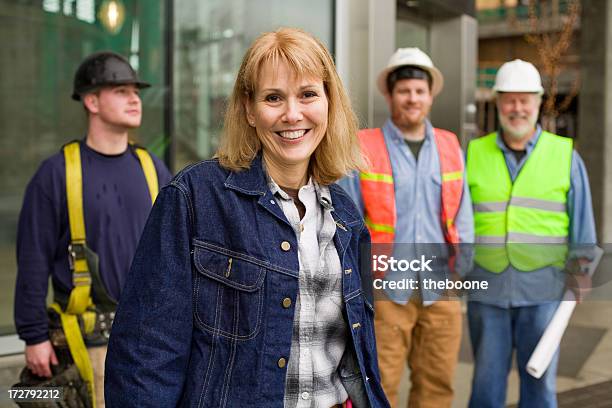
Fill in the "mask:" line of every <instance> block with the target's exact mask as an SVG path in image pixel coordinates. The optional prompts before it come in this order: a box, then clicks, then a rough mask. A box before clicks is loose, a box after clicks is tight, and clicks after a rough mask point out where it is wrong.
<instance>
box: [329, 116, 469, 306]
mask: <svg viewBox="0 0 612 408" xmlns="http://www.w3.org/2000/svg"><path fill="white" fill-rule="evenodd" d="M382 130H383V134H384V138H385V144H386V145H387V152H388V154H389V160H390V162H391V170H392V172H393V183H394V190H395V206H396V213H397V222H396V226H395V242H394V254H393V256H394V257H395V258H396V259H406V258H407V257H409V256H411V255H409V254H414V255H417V256H419V254H420V253H431V252H432V251H435V247H436V245H431V244H442V243H445V242H446V241H445V238H444V230H443V229H442V223H441V218H440V214H441V209H440V207H441V194H442V175H441V170H440V159H439V155H438V150H437V147H436V143H435V139H434V131H433V126H432V125H431V122H430V121H429V120H426V121H425V140H424V141H423V146H422V147H421V150H420V152H419V158H418V160H417V159H416V158H415V157H414V155H413V154H412V151H411V150H410V148H409V147H408V146H407V144H406V142H405V139H404V137H403V135H402V132H401V131H400V130H399V129H398V128H397V126H395V124H394V123H393V121H392V120H391V119H388V120H387V122H386V123H385V125H384V126H383V128H382ZM339 184H340V185H341V186H342V187H343V188H344V189H345V190H346V191H347V192H348V194H349V195H350V196H351V197H352V198H353V200H354V201H355V203H356V204H357V207H358V209H359V211H360V212H361V215H362V216H363V215H364V202H363V197H362V194H361V182H360V180H359V174H354V175H352V176H350V177H345V178H344V179H342V180H340V182H339ZM455 224H456V226H457V231H458V233H459V240H460V242H461V243H470V244H471V243H473V242H474V217H473V213H472V202H471V199H470V193H469V188H468V185H467V180H466V179H465V175H464V186H463V194H462V197H461V204H460V207H459V211H458V212H457V215H456V217H455ZM404 244H429V245H425V246H420V248H419V246H412V248H411V246H409V245H404ZM438 247H441V246H439V245H438ZM457 262H458V263H457V271H458V272H459V273H460V274H465V273H466V272H467V271H468V270H469V269H470V268H471V256H464V257H459V258H458V259H457ZM426 273H429V272H426ZM401 275H402V278H413V279H414V278H417V277H418V278H419V279H420V278H422V277H425V276H418V275H419V274H418V273H411V272H410V271H406V272H401ZM442 275H445V273H442ZM386 277H387V279H393V277H392V275H390V274H387V275H386ZM409 297H410V291H409V290H402V294H401V295H400V294H399V293H398V292H396V293H395V295H393V296H392V300H394V301H396V302H397V303H405V302H406V301H407V299H408V298H409ZM423 298H424V299H425V300H426V302H425V303H429V302H427V296H425V294H423ZM434 298H435V296H434ZM434 298H430V299H429V300H430V301H431V300H434Z"/></svg>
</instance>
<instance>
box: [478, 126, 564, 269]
mask: <svg viewBox="0 0 612 408" xmlns="http://www.w3.org/2000/svg"><path fill="white" fill-rule="evenodd" d="M572 149H573V147H572V140H571V139H567V138H564V137H561V136H556V135H553V134H552V133H548V132H542V134H541V135H540V138H539V139H538V142H537V144H536V146H535V147H534V149H533V151H532V152H531V154H530V156H529V158H528V159H527V161H526V162H525V164H524V165H523V168H522V169H521V170H520V173H519V175H518V176H517V177H516V180H515V181H514V183H512V181H511V179H510V174H509V172H508V168H507V165H506V161H505V158H504V154H503V152H502V151H501V150H500V148H499V147H498V146H497V134H496V133H493V134H490V135H487V136H485V137H482V138H480V139H476V140H473V141H472V142H470V144H469V146H468V159H467V178H468V184H469V186H470V193H471V195H472V201H473V203H474V222H475V242H476V244H477V245H476V253H475V261H476V262H477V263H478V264H479V265H480V266H482V267H483V268H485V269H487V270H489V271H491V272H502V271H504V270H505V269H506V268H507V267H508V265H509V264H512V265H513V266H514V267H515V268H516V269H518V270H522V271H532V270H536V269H540V268H542V267H545V266H548V265H555V266H563V264H564V263H565V256H566V253H567V247H566V245H565V244H566V242H567V237H568V231H569V216H568V215H567V193H568V191H569V187H570V168H571V160H572ZM480 244H482V245H480ZM499 244H502V245H499Z"/></svg>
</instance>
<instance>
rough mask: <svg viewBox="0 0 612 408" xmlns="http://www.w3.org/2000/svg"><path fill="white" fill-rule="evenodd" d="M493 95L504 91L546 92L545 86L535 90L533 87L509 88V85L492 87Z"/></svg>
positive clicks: (540, 93) (539, 93)
mask: <svg viewBox="0 0 612 408" xmlns="http://www.w3.org/2000/svg"><path fill="white" fill-rule="evenodd" d="M492 91H493V95H496V94H498V93H504V92H514V93H532V94H538V95H542V94H544V88H542V87H540V88H539V89H536V90H534V89H533V88H507V87H495V86H494V87H493V89H492Z"/></svg>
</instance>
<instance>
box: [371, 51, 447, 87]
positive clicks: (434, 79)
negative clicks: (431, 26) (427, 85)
mask: <svg viewBox="0 0 612 408" xmlns="http://www.w3.org/2000/svg"><path fill="white" fill-rule="evenodd" d="M406 65H410V66H413V67H418V68H421V69H422V70H424V71H427V72H428V73H429V75H431V93H432V95H433V96H436V95H437V94H439V93H440V91H441V90H442V86H443V85H444V77H443V76H442V73H441V72H440V70H439V69H438V68H436V67H434V65H433V62H431V58H429V56H428V55H427V54H425V53H424V52H423V51H421V50H420V49H418V48H416V47H413V48H398V49H397V51H395V53H394V54H393V55H392V56H391V58H390V59H389V63H388V64H387V68H385V69H383V70H382V72H381V73H380V74H378V80H377V81H376V83H377V85H378V90H379V91H380V92H381V93H382V94H383V95H387V94H389V90H388V89H387V77H388V76H389V74H390V73H391V72H393V71H394V70H395V69H397V68H399V67H402V66H406Z"/></svg>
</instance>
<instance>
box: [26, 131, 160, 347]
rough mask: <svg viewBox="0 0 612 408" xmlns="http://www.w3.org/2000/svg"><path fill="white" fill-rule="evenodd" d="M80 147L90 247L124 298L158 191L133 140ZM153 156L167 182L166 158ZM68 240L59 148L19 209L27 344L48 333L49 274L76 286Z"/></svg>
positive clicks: (107, 282) (106, 279)
mask: <svg viewBox="0 0 612 408" xmlns="http://www.w3.org/2000/svg"><path fill="white" fill-rule="evenodd" d="M80 146H81V166H82V174H83V208H84V210H83V212H84V217H85V232H86V236H87V246H88V247H89V248H91V249H92V250H93V251H94V252H95V253H97V254H98V257H99V260H100V263H99V270H100V276H101V279H102V282H103V283H104V286H105V288H106V290H107V292H108V294H109V295H110V296H111V297H112V298H114V299H119V294H120V292H121V288H122V287H123V283H124V282H125V278H126V275H127V272H128V270H129V268H130V264H131V262H132V257H133V256H134V253H135V252H136V246H137V244H138V240H139V239H140V234H141V232H142V230H143V228H144V225H145V222H146V220H147V217H148V215H149V211H150V210H151V195H150V194H149V189H148V186H147V182H146V179H145V176H144V172H143V170H142V166H141V165H140V161H139V160H138V157H137V156H136V154H135V152H134V151H133V149H132V148H131V147H130V148H128V149H127V150H126V151H125V152H124V153H122V154H119V155H113V156H108V155H103V154H100V153H98V152H96V151H94V150H92V149H91V148H89V147H88V146H87V145H86V144H85V143H83V142H81V143H80ZM151 156H152V158H153V163H154V164H155V169H156V170H157V177H158V181H159V187H160V188H161V187H162V186H164V185H165V184H167V183H168V182H169V181H170V179H171V175H170V172H169V171H168V169H167V168H166V166H165V165H164V163H163V162H162V161H160V160H159V159H158V158H157V157H154V156H153V155H151ZM69 242H70V226H69V223H68V208H67V203H66V171H65V160H64V154H63V151H60V152H59V153H57V154H55V155H53V156H51V157H50V158H48V159H47V160H45V161H44V162H43V163H42V164H41V166H40V167H39V169H38V171H37V172H36V174H35V175H34V177H33V178H32V180H30V183H29V184H28V186H27V189H26V192H25V196H24V200H23V206H22V208H21V213H20V215H19V227H18V231H17V267H18V273H17V284H16V289H15V326H16V327H17V333H18V334H19V337H20V338H21V339H22V340H24V341H25V342H26V344H36V343H40V342H42V341H45V340H47V339H48V322H47V312H46V297H47V290H48V281H49V275H51V277H52V279H53V287H54V288H55V290H59V291H61V292H63V293H65V294H66V295H68V294H69V293H70V290H71V289H72V286H73V285H72V273H71V271H70V269H69V266H68V244H69ZM94 301H95V299H94Z"/></svg>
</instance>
